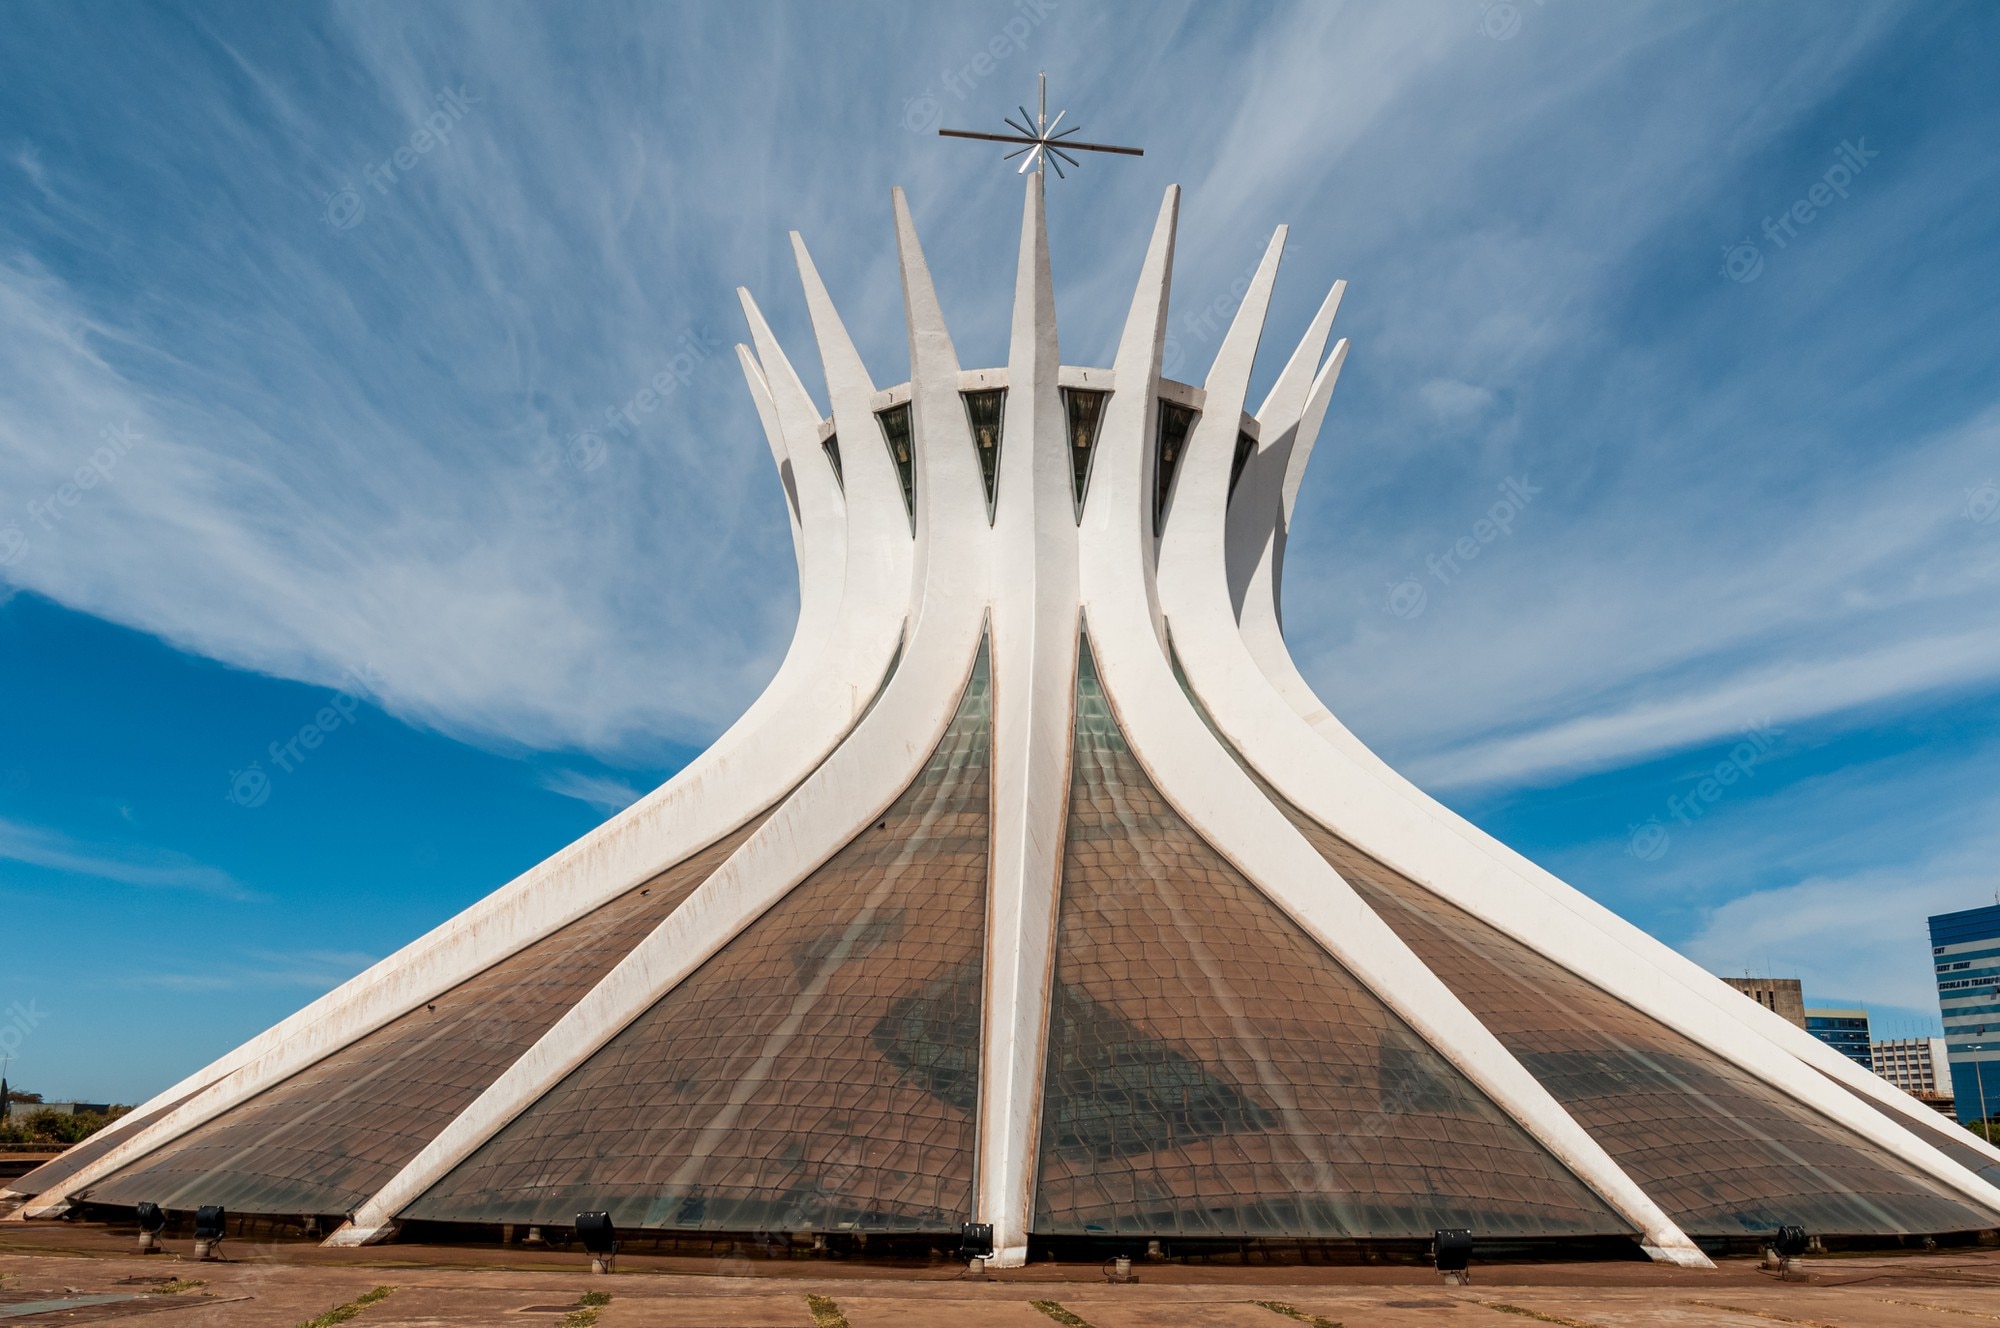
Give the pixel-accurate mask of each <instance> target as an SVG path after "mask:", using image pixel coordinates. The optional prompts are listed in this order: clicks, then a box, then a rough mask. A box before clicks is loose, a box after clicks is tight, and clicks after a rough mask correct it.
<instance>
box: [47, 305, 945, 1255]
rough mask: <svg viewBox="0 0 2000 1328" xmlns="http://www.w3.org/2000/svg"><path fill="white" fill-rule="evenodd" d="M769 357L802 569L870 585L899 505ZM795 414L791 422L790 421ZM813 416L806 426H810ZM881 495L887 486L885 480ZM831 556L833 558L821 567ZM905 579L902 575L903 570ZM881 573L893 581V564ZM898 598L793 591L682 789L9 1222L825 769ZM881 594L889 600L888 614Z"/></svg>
mask: <svg viewBox="0 0 2000 1328" xmlns="http://www.w3.org/2000/svg"><path fill="white" fill-rule="evenodd" d="M749 312H751V314H752V326H753V331H755V330H756V329H757V328H758V327H760V326H761V325H762V321H763V320H762V319H761V317H757V316H756V315H755V313H754V307H753V308H752V309H751V310H750V311H749ZM771 349H772V351H773V357H767V360H766V362H765V364H764V366H763V367H762V369H760V371H759V372H760V377H761V378H762V379H763V380H764V385H765V386H766V387H767V388H768V387H769V386H770V384H771V383H772V382H773V381H775V382H776V383H777V384H778V386H779V390H778V391H777V392H776V393H773V394H771V397H770V399H771V400H772V403H773V414H774V416H775V417H776V419H777V422H778V425H779V429H780V433H781V434H782V438H783V444H784V454H785V457H786V459H787V460H788V462H789V464H790V466H791V470H792V474H793V478H794V481H795V486H794V489H793V490H792V491H791V492H788V495H787V496H788V499H789V498H791V497H793V496H794V495H796V498H797V501H798V504H799V506H798V511H799V515H800V519H801V531H800V535H801V539H802V542H803V544H804V547H805V550H806V556H807V559H808V560H809V561H810V562H813V563H815V564H817V563H818V562H819V561H820V560H822V559H825V558H833V557H839V558H840V559H841V560H842V561H843V563H857V564H859V565H860V566H861V567H862V568H864V569H867V568H875V569H878V577H877V579H878V580H879V579H881V577H880V574H879V571H880V569H882V567H883V563H882V559H883V554H882V552H881V550H880V549H879V548H871V549H869V550H867V551H866V555H865V557H864V558H859V559H856V558H850V557H849V556H848V553H847V550H848V549H851V548H852V547H853V545H852V542H851V541H852V539H853V538H854V535H855V533H856V532H855V531H853V530H851V529H850V528H849V523H848V515H849V514H863V515H864V521H863V525H862V529H863V531H864V532H865V531H866V530H867V528H868V527H867V521H866V518H870V517H872V519H873V520H875V521H879V519H880V518H879V516H873V513H875V512H877V511H879V509H880V508H881V507H882V506H883V505H884V504H886V503H888V502H894V503H895V504H896V506H897V509H898V511H899V513H900V508H901V503H902V499H901V496H900V492H899V491H896V492H891V491H889V488H888V486H887V485H879V484H876V483H874V482H873V480H872V479H871V477H870V475H869V473H868V472H866V471H865V470H864V472H863V473H862V474H861V475H860V476H857V480H856V483H854V484H852V485H850V487H849V490H848V492H847V494H846V495H845V497H844V498H843V496H842V495H841V493H840V491H839V489H838V487H837V486H836V485H834V484H833V482H832V479H831V473H830V470H829V469H828V463H827V462H826V460H825V457H824V455H823V453H822V452H821V451H820V448H819V441H818V438H817V431H816V427H814V426H816V422H817V419H818V416H817V412H813V411H811V410H810V403H809V402H806V403H805V405H804V407H803V408H802V407H801V405H800V399H801V398H802V394H803V389H802V388H801V389H799V390H798V393H796V394H792V395H791V396H789V397H788V394H787V391H786V388H787V385H788V384H796V382H797V378H796V375H793V374H792V373H791V368H790V365H789V364H785V363H783V362H782V352H779V351H777V348H776V344H775V342H772V343H771ZM774 369H776V370H778V372H777V373H775V374H774V373H773V370H774ZM753 395H754V392H753ZM788 412H789V414H791V415H792V416H794V417H798V418H795V419H792V420H789V421H788V420H787V414H788ZM807 414H809V415H811V417H812V421H813V424H812V425H808V424H807V423H806V422H805V420H804V418H803V416H804V415H807ZM773 450H774V454H775V452H776V451H777V449H776V447H775V446H774V449H773ZM889 482H890V484H891V485H893V476H891V477H890V481H889ZM873 542H874V543H876V544H879V543H880V541H879V540H876V541H873ZM829 548H834V549H838V550H839V552H838V553H837V554H835V553H829V552H827V550H828V549H829ZM904 548H905V550H906V551H907V543H906V544H905V546H904ZM900 566H901V567H902V568H904V569H907V567H908V562H907V560H906V559H905V560H903V561H902V562H901V564H900ZM886 570H887V572H888V574H889V575H890V576H894V575H895V572H896V566H895V564H893V563H892V564H891V565H889V566H888V568H887V569H886ZM815 571H816V572H817V568H815ZM906 587H907V581H905V582H904V586H903V587H897V588H896V589H895V590H894V591H893V592H890V591H888V590H887V589H886V588H883V587H870V586H868V585H865V584H864V585H862V586H860V587H857V591H858V593H856V594H854V595H852V596H850V595H849V594H848V593H847V589H846V587H844V586H842V585H841V584H840V583H839V582H834V583H833V584H828V581H827V578H825V577H823V576H820V575H817V574H815V575H813V576H811V577H807V578H802V580H801V585H800V596H801V609H800V616H801V619H802V620H810V622H811V623H813V624H818V625H817V626H814V627H812V628H811V629H810V632H809V633H808V635H807V639H806V640H805V641H804V642H801V641H800V639H799V634H798V633H795V634H794V648H793V649H792V650H789V651H788V652H787V656H786V663H787V666H788V667H786V668H785V669H782V670H781V672H780V676H779V677H778V678H776V679H774V680H773V684H772V685H771V686H770V687H768V688H766V690H765V692H764V694H763V695H762V696H760V697H758V699H757V701H756V702H755V703H754V704H752V705H751V707H750V708H749V709H748V710H746V711H745V712H744V714H743V715H742V717H740V718H739V719H738V720H737V721H736V722H735V723H734V724H733V725H731V726H730V727H729V729H728V731H727V732H725V733H724V734H723V735H722V736H721V737H720V738H718V739H717V740H716V741H715V743H714V744H713V745H712V746H710V747H709V748H708V750H707V751H705V752H703V753H702V754H701V755H700V756H699V757H697V758H695V760H694V761H692V762H690V763H689V765H688V766H687V767H686V768H685V769H684V770H682V771H681V772H680V774H678V775H676V776H675V777H674V778H673V779H672V780H670V781H668V782H667V783H666V784H665V785H663V786H661V787H660V788H658V789H656V790H654V791H653V792H652V793H650V794H648V795H647V796H646V797H644V798H642V799H640V800H639V801H638V802H637V803H634V804H633V805H632V806H631V807H628V808H627V809H626V810H625V811H623V812H621V813H619V814H618V815H617V816H615V817H613V818H612V819H611V820H609V821H607V822H606V823H605V824H604V825H602V826H600V827H598V828H597V829H596V830H594V831H592V832H591V833H589V834H588V835H585V836H584V837H583V838H581V839H579V840H578V841H576V842H575V843H574V844H571V845H570V846H568V847H567V848H565V849H563V850H562V851H560V852H558V853H556V854H554V855H553V856H551V857H549V858H547V859H545V860H544V861H543V862H541V863H540V864H538V865H537V866H535V867H533V868H531V869H530V870H529V871H527V872H525V873H523V874H522V875H521V876H519V877H516V878H515V879H514V880H513V881H512V882H510V883H508V884H507V885H505V886H503V887H501V888H500V889H499V890H497V891H495V892H494V893H493V894H491V895H488V896H487V897H486V898H485V899H483V900H481V901H480V902H479V903H477V904H474V905H473V906H472V907H471V908H469V909H467V910H465V911H464V912H463V913H460V914H459V915H457V916H456V917H454V918H452V919H451V920H450V921H449V922H447V923H445V924H444V925H442V926H440V927H438V928H436V929H434V930H433V931H431V932H430V933H428V934H426V935H425V936H423V937H420V938H419V939H418V940H416V941H414V942H412V943H411V944H410V945H407V946H405V947H404V948H403V949H401V950H399V951H397V952H396V953H395V954H393V955H391V956H389V957H388V958H387V959H384V960H382V961H381V962H380V963H378V964H376V965H375V966H374V967H372V968H370V969H368V970H367V971H366V972H364V973H362V974H361V975H359V976H358V977H355V978H353V979H351V980H349V981H348V982H346V983H344V984H343V985H342V986H340V987H338V988H336V989H334V990H333V991H332V992H330V993H328V994H327V995H325V996H323V997H321V998H320V999H319V1000H317V1001H315V1002H313V1003H312V1004H311V1005H308V1006H306V1007H305V1008H304V1009H303V1010H300V1011H299V1012H298V1013H296V1014H294V1015H292V1016H291V1017H290V1018H288V1019H286V1020H284V1021H283V1022H281V1023H279V1024H278V1025H276V1026H275V1027H273V1028H272V1029H270V1030H269V1031H267V1032H265V1033H264V1034H262V1035H261V1036H259V1037H257V1038H255V1039H253V1040H252V1041H250V1042H248V1043H245V1044H244V1045H243V1046H242V1047H240V1048H238V1049H237V1050H236V1051H234V1052H232V1053H230V1055H229V1056H226V1057H224V1058H223V1059H222V1060H221V1061H219V1062H217V1063H216V1064H215V1065H212V1066H210V1067H208V1068H207V1069H206V1070H204V1071H202V1072H200V1073H199V1074H197V1075H194V1076H191V1077H190V1078H189V1079H187V1080H184V1081H183V1084H184V1085H187V1086H193V1085H197V1084H204V1081H206V1082H205V1084H204V1086H203V1087H202V1088H201V1091H200V1092H197V1093H195V1094H194V1095H193V1096H192V1097H190V1098H188V1100H187V1101H186V1102H184V1103H182V1104H181V1105H180V1106H178V1107H176V1108H175V1109H173V1110H172V1111H169V1112H167V1113H166V1114H165V1115H163V1116H161V1117H160V1118H159V1119H158V1120H156V1121H154V1122H152V1123H151V1124H149V1125H147V1126H146V1127H145V1128H143V1129H140V1130H135V1131H133V1133H132V1135H131V1137H130V1138H129V1139H126V1140H124V1141H122V1142H121V1143H120V1144H119V1145H118V1146H117V1147H116V1148H114V1149H112V1150H110V1151H109V1152H107V1153H105V1154H104V1156H102V1157H101V1158H99V1159H98V1160H97V1161H95V1162H94V1163H92V1164H91V1165H90V1166H88V1167H85V1168H82V1169H80V1170H78V1171H77V1172H76V1173H75V1174H74V1175H72V1176H70V1177H68V1178H67V1179H65V1180H63V1181H62V1182H60V1183H59V1184H57V1185H55V1186H52V1187H50V1188H49V1189H48V1190H45V1191H43V1192H42V1193H41V1194H39V1195H37V1196H36V1198H35V1200H34V1202H33V1203H32V1204H30V1205H28V1206H27V1207H25V1208H24V1209H22V1210H20V1211H19V1212H18V1213H16V1214H14V1216H15V1217H16V1218H31V1217H42V1216H49V1215H53V1214H55V1213H58V1212H60V1211H62V1209H63V1208H64V1207H66V1206H67V1203H68V1200H69V1197H70V1196H71V1195H74V1194H81V1193H84V1192H86V1191H87V1190H88V1189H89V1187H90V1186H91V1185H93V1184H94V1183H96V1182H97V1181H98V1180H100V1179H102V1178H103V1177H105V1176H108V1175H111V1174H112V1173H113V1172H115V1171H117V1170H119V1169H120V1168H122V1167H124V1166H126V1165H127V1164H129V1163H131V1162H132V1161H134V1160H136V1159H137V1158H139V1157H142V1156H144V1155H145V1154H146V1153H148V1152H150V1151H152V1150H153V1149H156V1148H158V1147H160V1146H161V1145H163V1144H166V1143H169V1142H171V1141H172V1140H174V1139H177V1138H179V1137H181V1136H182V1135H184V1134H186V1133H187V1132H188V1131H189V1130H192V1129H195V1128H196V1127H198V1126H200V1125H202V1124H203V1123H205V1122H207V1121H209V1120H212V1119H214V1118H215V1117H216V1116H218V1115H220V1114H221V1113H222V1112H224V1111H227V1110H229V1109H230V1108H231V1107H234V1106H237V1105H238V1104H240V1103H242V1102H244V1101H247V1100H248V1099H249V1098H250V1097H252V1096H254V1095H256V1094H257V1093H259V1092H262V1091H263V1090H264V1089H266V1088H269V1087H271V1086H272V1085H274V1084H276V1083H278V1082H280V1081H282V1080H284V1079H286V1078H288V1077H290V1076H291V1075H293V1074H296V1073H297V1072H298V1071H300V1070H302V1069H304V1068H305V1067H307V1066H309V1065H311V1064H313V1063H314V1062H316V1061H319V1060H321V1059H322V1058H324V1057H326V1056H329V1055H331V1054H333V1053H334V1052H336V1051H339V1050H340V1049H341V1048H343V1047H346V1046H348V1045H350V1044H351V1043H353V1042H355V1041H356V1040H358V1039H359V1038H361V1037H364V1036H366V1035H367V1034H369V1033H371V1032H373V1031H374V1030H376V1029H378V1028H380V1027H381V1026H382V1025H384V1024H386V1023H388V1022H389V1021H390V1020H392V1019H395V1018H397V1017H399V1016H401V1015H403V1014H405V1013H407V1012H408V1011H410V1010H413V1009H415V1008H417V1007H418V1006H420V1005H422V1004H423V1003H424V1002H426V1001H429V1000H432V999H435V998H436V997H437V996H439V995H440V994H442V993H444V992H446V991H449V990H450V989H451V988H453V987H455V986H457V985H458V984H459V983H461V982H463V981H465V980H466V979H468V978H470V977H472V976H474V975H475V974H477V973H480V972H482V971H484V970H485V969H487V968H489V967H491V966H492V965H493V964H495V963H498V962H499V961H500V960H502V959H505V958H506V957H507V956H508V955H511V954H514V953H516V952H518V951H520V950H521V949H523V948H525V947H526V946H528V945H531V944H533V943H534V942H535V941H538V940H540V939H541V938H542V937H544V936H547V935H549V934H550V933H551V932H554V931H556V930H558V929H559V928H561V927H563V926H565V925H567V924H568V923H570V922H573V921H575V920H576V919H577V918H579V917H581V916H583V915H584V914H585V913H588V912H590V911H591V910H592V909H594V908H596V907H598V906H599V905H601V904H603V903H605V902H606V901H608V900H611V899H614V898H616V897H617V896H618V895H620V894H623V893H624V892H625V891H627V890H630V889H632V888H633V887H635V886H637V885H639V884H640V883H642V882H644V881H646V880H648V879H649V878H651V877H653V876H655V875H657V874H658V873H659V872H661V871H664V870H665V869H666V868H668V867H671V866H672V865H673V864H675V863H676V862H679V861H681V860H683V859H685V858H686V857H688V856H689V855H690V854H692V853H695V852H698V851H699V850H701V849H703V848H705V847H707V846H708V845H709V844H711V843H713V842H715V840H717V839H719V838H720V837H722V836H723V835H726V834H728V833H729V832H730V831H732V830H735V829H736V828H738V827H739V826H741V825H743V824H745V823H746V822H748V821H749V820H750V819H751V818H753V817H755V816H756V815H758V814H759V813H761V812H762V811H764V810H765V809H766V808H768V807H769V806H770V805H771V804H772V803H773V802H775V801H776V800H778V799H779V798H781V797H783V796H784V794H785V792H786V791H787V790H788V789H791V788H793V787H795V786H796V785H797V784H798V783H799V781H800V780H802V779H804V778H805V776H806V775H807V774H808V773H809V772H810V771H811V770H812V769H813V768H814V767H816V766H817V765H818V764H819V763H820V762H821V761H822V760H824V759H825V758H826V755H827V754H828V753H829V752H831V751H832V750H833V749H834V747H835V745H836V744H837V743H838V742H839V741H840V740H841V738H842V737H843V736H844V735H845V734H846V733H847V731H848V730H849V728H850V727H851V726H852V725H853V724H854V721H855V719H856V718H857V717H858V716H859V715H860V714H861V712H862V711H863V710H864V709H865V708H866V707H867V705H868V703H869V701H870V700H871V699H872V698H873V697H874V695H875V694H876V693H877V691H879V690H880V686H881V679H882V676H883V674H884V672H885V671H886V670H887V668H888V663H889V660H890V658H891V656H892V655H893V653H894V651H895V649H896V645H897V642H898V639H899V636H900V633H901V630H902V619H903V595H904V593H905V588H906ZM889 593H893V594H894V595H895V596H896V598H895V599H894V600H885V599H884V598H883V597H884V596H885V595H886V594H889ZM830 596H838V602H837V603H835V604H834V605H833V606H832V607H831V608H829V607H828V606H827V604H826V600H827V599H828V598H829V597H830ZM815 634H816V635H819V636H820V638H821V639H822V641H823V642H824V644H823V645H822V646H820V647H819V648H817V649H815V648H813V647H812V644H811V636H812V635H815ZM175 1091H181V1092H186V1091H188V1088H187V1087H183V1086H180V1085H177V1086H176V1089H170V1090H169V1093H172V1092H175ZM156 1100H158V1099H156ZM166 1100H167V1101H172V1100H173V1099H172V1098H171V1097H169V1098H167V1099H166Z"/></svg>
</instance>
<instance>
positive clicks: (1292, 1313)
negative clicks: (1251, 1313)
mask: <svg viewBox="0 0 2000 1328" xmlns="http://www.w3.org/2000/svg"><path fill="white" fill-rule="evenodd" d="M1250 1303H1251V1304H1252V1305H1261V1306H1263V1307H1264V1308H1265V1309H1267V1310H1269V1311H1271V1313H1273V1314H1282V1315H1284V1316H1285V1317H1286V1318H1287V1319H1297V1320H1298V1321H1299V1322H1300V1323H1309V1324H1311V1325H1312V1328H1340V1324H1339V1323H1338V1322H1337V1321H1335V1320H1333V1319H1327V1318H1322V1317H1321V1316H1319V1315H1317V1314H1307V1313H1306V1312H1305V1311H1304V1310H1302V1309H1300V1308H1299V1307H1298V1306H1296V1305H1287V1304H1286V1303H1285V1302H1284V1301H1282V1300H1253V1301H1251V1302H1250Z"/></svg>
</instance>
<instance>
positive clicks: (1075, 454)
mask: <svg viewBox="0 0 2000 1328" xmlns="http://www.w3.org/2000/svg"><path fill="white" fill-rule="evenodd" d="M1107 395H1109V394H1108V393H1104V392H1092V391H1089V390H1087V389H1085V388H1081V387H1065V388H1064V389H1063V390H1062V399H1063V419H1064V420H1065V421H1067V424H1068V436H1069V464H1070V479H1071V482H1072V483H1073V484H1074V485H1075V486H1076V515H1077V518H1078V519H1079V520H1081V519H1082V517H1083V495H1084V494H1085V493H1086V492H1088V491H1089V488H1090V457H1091V453H1093V452H1095V451H1096V450H1097V426H1098V425H1099V424H1101V423H1103V420H1104V398H1105V397H1106V396H1107Z"/></svg>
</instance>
